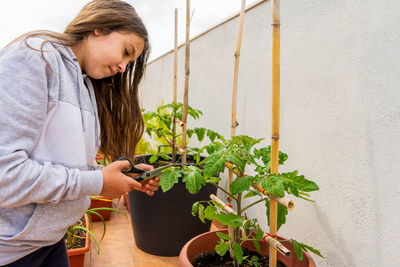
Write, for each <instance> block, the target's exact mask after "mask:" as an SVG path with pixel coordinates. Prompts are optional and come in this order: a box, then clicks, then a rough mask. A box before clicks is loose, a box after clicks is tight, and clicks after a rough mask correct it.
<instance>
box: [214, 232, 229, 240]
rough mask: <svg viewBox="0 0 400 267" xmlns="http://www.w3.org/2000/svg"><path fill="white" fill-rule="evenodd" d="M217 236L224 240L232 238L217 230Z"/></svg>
mask: <svg viewBox="0 0 400 267" xmlns="http://www.w3.org/2000/svg"><path fill="white" fill-rule="evenodd" d="M217 236H219V237H220V238H222V239H225V240H232V238H231V237H230V236H229V235H227V234H224V233H222V232H217Z"/></svg>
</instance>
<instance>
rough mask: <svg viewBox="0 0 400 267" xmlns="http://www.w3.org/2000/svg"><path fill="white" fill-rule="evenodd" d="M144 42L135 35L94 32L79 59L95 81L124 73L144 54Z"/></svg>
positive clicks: (84, 69) (82, 66)
mask: <svg viewBox="0 0 400 267" xmlns="http://www.w3.org/2000/svg"><path fill="white" fill-rule="evenodd" d="M143 49H144V40H143V38H141V37H139V36H138V35H136V34H134V33H121V32H111V33H109V34H107V35H103V34H101V32H100V31H94V33H93V34H91V35H89V36H88V38H87V41H86V43H85V44H84V45H83V49H82V50H81V55H80V57H78V56H77V57H78V61H79V64H80V66H81V68H82V71H83V72H85V73H86V74H87V75H89V76H90V77H92V78H94V79H102V78H105V77H109V76H112V75H114V74H116V73H117V72H124V71H125V69H126V65H127V64H129V63H133V62H134V61H135V60H136V59H137V58H138V57H139V56H140V55H141V54H142V52H143Z"/></svg>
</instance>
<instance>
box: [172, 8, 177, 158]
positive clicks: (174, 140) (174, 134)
mask: <svg viewBox="0 0 400 267" xmlns="http://www.w3.org/2000/svg"><path fill="white" fill-rule="evenodd" d="M175 12H176V10H175ZM175 15H176V14H175ZM174 103H175V101H174ZM175 142H176V113H175V111H174V115H173V119H172V162H175V161H176V147H175Z"/></svg>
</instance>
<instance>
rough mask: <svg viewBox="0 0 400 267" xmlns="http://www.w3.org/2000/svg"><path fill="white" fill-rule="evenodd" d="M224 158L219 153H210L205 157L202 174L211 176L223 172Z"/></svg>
mask: <svg viewBox="0 0 400 267" xmlns="http://www.w3.org/2000/svg"><path fill="white" fill-rule="evenodd" d="M225 162H226V160H225V159H224V158H223V157H222V156H221V155H220V154H212V155H210V156H208V157H207V159H206V163H205V165H204V176H206V177H211V176H215V175H217V173H218V172H223V171H224V169H225V165H224V164H225Z"/></svg>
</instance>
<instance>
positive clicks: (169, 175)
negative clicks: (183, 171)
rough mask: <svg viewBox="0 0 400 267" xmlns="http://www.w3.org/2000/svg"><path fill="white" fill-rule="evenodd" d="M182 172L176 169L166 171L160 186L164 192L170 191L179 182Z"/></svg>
mask: <svg viewBox="0 0 400 267" xmlns="http://www.w3.org/2000/svg"><path fill="white" fill-rule="evenodd" d="M179 175H180V171H179V170H176V169H172V170H166V171H164V172H163V174H162V176H161V179H160V186H161V189H162V191H163V192H166V191H168V190H170V189H171V188H172V187H173V186H174V184H176V183H178V182H179Z"/></svg>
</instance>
